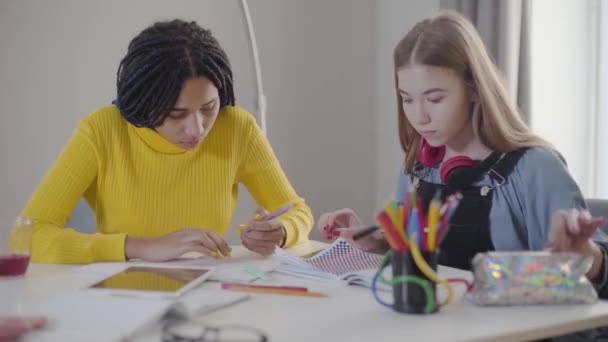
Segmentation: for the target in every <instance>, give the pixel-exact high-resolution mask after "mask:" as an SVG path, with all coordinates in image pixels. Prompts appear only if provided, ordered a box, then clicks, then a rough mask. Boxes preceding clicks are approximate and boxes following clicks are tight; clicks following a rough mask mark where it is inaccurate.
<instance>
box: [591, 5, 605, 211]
mask: <svg viewBox="0 0 608 342" xmlns="http://www.w3.org/2000/svg"><path fill="white" fill-rule="evenodd" d="M598 1H599V2H600V4H601V12H599V16H600V18H602V21H601V23H600V28H601V29H600V35H599V38H600V39H599V42H600V43H599V46H598V51H599V70H598V71H599V75H600V76H599V82H598V83H599V88H598V94H599V96H598V100H599V101H598V109H599V110H598V129H597V132H600V133H601V134H597V139H598V141H597V145H596V146H597V150H596V152H597V153H596V157H597V159H598V160H597V163H596V165H597V167H596V171H597V173H596V188H595V190H596V193H595V194H594V196H595V197H599V198H606V199H608V177H607V175H608V153H606V147H607V146H608V134H606V132H608V98H607V96H606V95H607V94H608V1H606V0H598Z"/></svg>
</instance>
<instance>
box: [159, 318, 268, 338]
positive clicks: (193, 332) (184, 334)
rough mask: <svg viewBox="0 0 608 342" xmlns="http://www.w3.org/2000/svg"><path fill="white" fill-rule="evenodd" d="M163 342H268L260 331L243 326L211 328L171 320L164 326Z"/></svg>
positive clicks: (200, 324)
mask: <svg viewBox="0 0 608 342" xmlns="http://www.w3.org/2000/svg"><path fill="white" fill-rule="evenodd" d="M162 338H163V342H267V341H268V337H267V336H266V335H265V334H264V333H263V332H261V331H260V330H258V329H255V328H251V327H248V326H243V325H222V326H210V325H207V324H205V323H203V322H200V321H197V320H191V319H183V320H171V321H168V322H166V323H165V324H164V326H163V332H162Z"/></svg>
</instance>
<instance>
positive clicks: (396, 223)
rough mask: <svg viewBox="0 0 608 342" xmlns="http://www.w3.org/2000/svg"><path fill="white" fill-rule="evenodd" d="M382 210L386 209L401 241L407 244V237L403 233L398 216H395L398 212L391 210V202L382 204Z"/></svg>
mask: <svg viewBox="0 0 608 342" xmlns="http://www.w3.org/2000/svg"><path fill="white" fill-rule="evenodd" d="M384 211H386V213H387V214H388V216H389V217H390V218H391V222H392V223H393V226H394V227H395V230H396V231H397V233H398V234H399V236H400V237H401V239H403V243H405V244H406V245H407V237H406V235H405V231H404V229H403V225H402V224H399V218H398V217H397V216H398V214H397V213H395V212H394V211H393V206H392V205H391V203H388V204H387V205H386V206H384ZM401 222H403V220H401Z"/></svg>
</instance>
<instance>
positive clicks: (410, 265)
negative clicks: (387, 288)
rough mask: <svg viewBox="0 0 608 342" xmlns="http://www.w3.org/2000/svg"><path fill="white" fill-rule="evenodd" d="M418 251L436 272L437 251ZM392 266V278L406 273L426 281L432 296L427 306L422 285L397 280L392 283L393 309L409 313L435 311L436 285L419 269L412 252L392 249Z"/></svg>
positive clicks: (436, 306)
mask: <svg viewBox="0 0 608 342" xmlns="http://www.w3.org/2000/svg"><path fill="white" fill-rule="evenodd" d="M420 253H421V254H422V257H423V258H424V260H425V261H426V262H427V263H428V264H429V266H430V267H431V268H432V269H433V270H434V271H435V273H436V272H437V260H438V259H439V258H438V254H437V252H424V251H421V252H420ZM392 266H393V279H394V280H396V279H397V277H399V276H403V275H408V276H416V277H418V278H420V279H422V280H424V281H426V282H427V283H428V285H429V286H430V289H431V291H430V292H431V293H432V296H433V298H432V301H433V303H434V304H433V305H432V306H431V307H427V303H428V300H429V298H427V294H426V291H425V289H424V287H422V286H420V285H419V284H417V283H415V282H411V281H407V282H402V281H398V282H394V283H393V298H394V304H393V308H394V310H395V311H398V312H402V313H410V314H429V313H435V312H437V309H438V305H437V285H436V284H435V283H434V282H433V281H432V280H430V279H429V278H428V277H427V276H425V275H424V273H422V271H420V269H419V268H418V266H417V265H416V262H415V261H414V258H413V257H412V254H411V253H410V252H397V251H393V258H392ZM429 308H430V310H429Z"/></svg>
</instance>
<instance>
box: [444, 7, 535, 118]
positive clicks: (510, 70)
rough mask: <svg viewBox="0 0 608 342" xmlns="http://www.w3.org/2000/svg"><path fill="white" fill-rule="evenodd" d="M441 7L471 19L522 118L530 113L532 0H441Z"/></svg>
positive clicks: (527, 116)
mask: <svg viewBox="0 0 608 342" xmlns="http://www.w3.org/2000/svg"><path fill="white" fill-rule="evenodd" d="M441 8H442V9H450V10H455V11H458V12H460V13H462V14H463V15H465V16H466V17H468V18H469V20H471V22H472V23H473V25H475V27H476V28H477V30H478V31H479V34H480V35H481V38H482V40H483V41H484V43H485V45H486V47H487V48H488V50H489V52H490V55H492V56H493V58H494V61H495V62H496V65H497V66H498V69H499V70H501V71H502V73H503V75H504V77H505V80H506V85H507V88H508V90H509V92H510V94H511V95H512V96H513V97H514V98H515V99H516V101H517V105H518V106H519V108H520V110H521V112H522V115H523V119H524V121H526V122H529V118H530V117H529V115H530V114H529V113H530V77H529V74H530V45H529V44H530V41H529V23H530V3H529V1H528V0H500V1H498V0H496V1H494V0H441Z"/></svg>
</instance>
